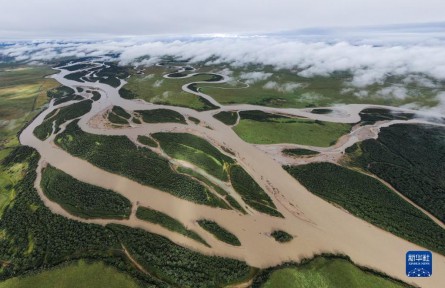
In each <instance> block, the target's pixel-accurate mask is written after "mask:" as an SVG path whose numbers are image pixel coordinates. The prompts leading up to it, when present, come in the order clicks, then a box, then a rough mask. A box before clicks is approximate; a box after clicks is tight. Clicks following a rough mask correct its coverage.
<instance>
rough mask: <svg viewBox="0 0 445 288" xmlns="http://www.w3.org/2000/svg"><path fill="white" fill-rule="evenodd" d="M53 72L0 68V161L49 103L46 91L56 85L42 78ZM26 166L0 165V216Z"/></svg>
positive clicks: (37, 69) (25, 68)
mask: <svg viewBox="0 0 445 288" xmlns="http://www.w3.org/2000/svg"><path fill="white" fill-rule="evenodd" d="M54 72H55V71H54V70H52V69H51V68H49V67H48V66H19V65H14V64H10V65H9V64H8V65H2V66H0V161H2V160H3V159H4V158H5V157H7V156H8V155H9V154H10V152H11V151H12V150H13V149H14V148H15V147H17V146H19V145H20V144H19V141H18V139H17V136H16V134H17V132H18V131H19V130H20V129H21V128H22V127H23V125H25V123H26V122H27V121H29V120H31V119H32V118H33V117H34V116H35V115H36V114H37V113H38V111H39V109H40V108H41V107H42V106H43V105H44V104H45V103H47V101H48V97H47V95H46V92H47V91H48V90H50V89H52V88H55V87H57V86H59V84H58V82H56V81H55V80H53V79H47V78H44V76H46V75H50V74H52V73H54ZM24 165H25V166H26V164H16V165H14V166H12V167H4V166H3V165H0V215H1V212H2V211H3V210H4V208H5V207H6V206H7V205H8V204H9V203H10V202H11V201H12V200H13V199H14V197H15V190H14V188H13V186H14V184H15V183H17V182H18V181H19V180H20V179H22V178H23V176H24V174H23V173H24V172H23V171H24V170H26V167H25V166H24Z"/></svg>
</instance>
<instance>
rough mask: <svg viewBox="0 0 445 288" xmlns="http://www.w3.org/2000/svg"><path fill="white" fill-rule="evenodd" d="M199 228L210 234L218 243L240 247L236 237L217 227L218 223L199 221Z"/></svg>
mask: <svg viewBox="0 0 445 288" xmlns="http://www.w3.org/2000/svg"><path fill="white" fill-rule="evenodd" d="M198 224H199V226H201V227H202V228H203V229H204V230H206V231H208V232H210V233H212V234H213V236H215V237H216V238H217V239H219V240H220V241H223V242H225V243H227V244H230V245H233V246H241V242H240V241H239V239H238V237H236V236H235V235H233V234H232V233H230V232H229V231H227V229H225V228H223V227H221V226H219V225H218V223H216V222H214V221H210V220H205V219H201V220H198Z"/></svg>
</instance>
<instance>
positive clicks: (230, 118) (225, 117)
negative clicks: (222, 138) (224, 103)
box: [213, 111, 238, 126]
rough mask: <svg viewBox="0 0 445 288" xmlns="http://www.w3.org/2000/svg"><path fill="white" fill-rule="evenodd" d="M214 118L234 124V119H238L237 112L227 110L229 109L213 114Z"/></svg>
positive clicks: (227, 123)
mask: <svg viewBox="0 0 445 288" xmlns="http://www.w3.org/2000/svg"><path fill="white" fill-rule="evenodd" d="M213 117H214V118H216V119H218V120H219V121H221V122H223V123H224V124H226V125H230V126H231V125H235V124H236V121H238V113H237V112H229V111H221V112H219V113H217V114H215V115H213Z"/></svg>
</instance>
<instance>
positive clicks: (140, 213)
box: [136, 207, 209, 246]
mask: <svg viewBox="0 0 445 288" xmlns="http://www.w3.org/2000/svg"><path fill="white" fill-rule="evenodd" d="M136 217H138V218H139V219H142V220H145V221H148V222H151V223H154V224H159V225H161V226H163V227H165V228H167V229H168V230H171V231H174V232H178V233H180V234H182V235H184V236H187V237H189V238H191V239H194V240H196V241H198V242H200V243H202V244H204V245H206V246H209V244H207V242H206V241H205V240H204V239H202V238H201V236H199V234H197V233H196V232H194V231H192V230H189V229H187V227H185V226H184V225H183V224H182V223H181V222H179V221H178V220H176V219H175V218H173V217H170V216H168V215H167V214H164V213H162V212H160V211H156V210H153V209H150V208H148V207H138V209H137V210H136Z"/></svg>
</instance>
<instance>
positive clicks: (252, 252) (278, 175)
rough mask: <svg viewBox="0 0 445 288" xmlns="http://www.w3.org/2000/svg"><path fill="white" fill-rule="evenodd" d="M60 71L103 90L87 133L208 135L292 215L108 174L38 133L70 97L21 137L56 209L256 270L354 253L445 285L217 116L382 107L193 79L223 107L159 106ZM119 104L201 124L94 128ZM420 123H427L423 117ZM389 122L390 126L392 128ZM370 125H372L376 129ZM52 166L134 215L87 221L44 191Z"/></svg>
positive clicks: (353, 112) (407, 246)
mask: <svg viewBox="0 0 445 288" xmlns="http://www.w3.org/2000/svg"><path fill="white" fill-rule="evenodd" d="M59 70H60V73H58V74H56V75H53V76H52V77H53V78H54V79H56V80H57V81H59V82H60V83H61V84H62V85H65V86H68V87H71V88H73V89H75V88H76V87H81V88H83V89H84V90H87V89H95V90H97V91H99V92H100V94H101V99H100V100H98V101H95V102H93V105H92V109H91V111H90V112H88V113H87V114H85V115H84V116H82V117H81V118H80V121H79V126H80V128H81V129H82V130H84V131H85V132H87V133H92V134H103V135H126V136H127V137H129V138H130V139H135V137H137V135H147V134H150V133H155V132H169V131H174V132H186V133H191V134H195V135H198V136H200V137H203V138H204V139H206V140H208V141H209V142H211V143H212V144H213V145H215V146H216V147H226V148H228V149H230V150H231V151H233V152H234V154H235V155H236V160H237V161H238V163H239V164H240V165H241V166H242V167H243V168H244V169H245V170H246V171H247V172H248V173H249V174H250V175H251V176H252V177H253V178H254V179H255V181H257V183H258V184H259V185H260V186H262V187H263V188H264V190H265V191H266V192H267V193H268V194H269V196H270V197H271V199H272V200H273V201H274V203H275V205H276V206H277V209H278V210H279V211H280V212H281V213H282V214H283V215H284V217H285V218H284V219H282V218H277V217H272V216H269V215H266V214H262V213H258V212H256V211H251V212H250V213H249V214H247V215H242V214H240V213H238V212H237V211H235V210H224V209H219V208H212V207H209V206H205V205H198V204H195V203H192V202H189V201H186V200H182V199H179V198H177V197H174V196H173V195H171V194H169V193H166V192H163V191H160V190H158V189H155V188H152V187H149V186H144V185H141V184H139V183H136V182H135V181H132V180H130V179H128V178H125V177H122V176H119V175H116V174H112V173H110V172H107V171H104V170H102V169H100V168H98V167H96V166H94V165H92V164H90V163H88V162H87V161H85V160H82V159H79V158H76V157H73V156H72V155H70V154H69V153H67V152H65V151H63V150H61V149H60V148H58V147H57V146H56V145H55V144H54V143H53V140H54V135H53V136H51V137H49V139H47V140H46V141H40V140H39V139H37V138H36V137H35V136H34V135H33V133H32V132H33V130H34V128H35V127H37V126H38V125H39V124H41V123H42V121H43V120H44V117H45V116H46V115H48V114H49V113H51V112H52V111H53V110H54V109H57V108H60V107H63V106H66V105H69V104H70V103H68V102H67V103H64V104H61V105H59V106H57V107H55V106H53V101H51V103H50V105H49V107H48V109H46V110H45V111H44V112H42V113H41V114H40V115H39V116H38V117H36V118H35V119H34V121H33V122H32V123H30V124H29V125H28V126H27V127H26V128H25V129H24V130H23V132H22V133H21V135H20V142H21V143H22V144H23V145H28V146H31V147H33V148H35V149H36V150H37V151H38V152H39V153H40V155H41V160H40V162H39V167H38V170H37V180H36V182H35V187H36V189H37V191H38V193H39V195H40V197H41V198H42V200H43V202H44V204H45V205H46V206H48V208H49V209H51V211H52V212H53V213H57V214H60V215H63V216H65V217H67V218H70V219H74V220H77V221H82V222H87V223H96V224H100V225H106V224H109V223H119V224H123V225H127V226H130V227H135V228H142V229H145V230H147V231H150V232H154V233H157V234H160V235H162V236H165V237H167V238H169V239H170V240H172V241H174V242H175V243H177V244H179V245H182V246H185V247H188V248H190V249H193V250H195V251H199V252H201V253H204V254H209V255H220V256H225V257H231V258H236V259H240V260H243V261H246V262H247V263H248V264H250V265H252V266H256V267H269V266H272V265H277V264H279V263H282V262H284V261H290V260H297V261H298V260H300V259H302V258H304V257H311V256H313V255H314V254H318V253H321V252H331V253H343V254H346V255H348V256H350V257H351V259H352V260H353V261H354V262H356V263H357V264H359V265H362V266H368V267H370V268H373V269H376V270H379V271H383V272H385V273H386V274H388V275H390V276H392V277H395V278H399V279H402V280H403V281H406V282H412V283H415V284H417V285H420V286H422V287H432V288H433V287H440V286H441V284H443V283H445V273H435V275H434V276H433V277H430V278H407V277H406V276H405V262H404V261H405V253H406V252H407V251H409V250H422V249H423V248H422V247H420V246H417V245H415V244H412V243H410V242H408V241H406V240H404V239H401V238H399V237H396V236H394V235H393V234H391V233H389V232H386V231H384V230H382V229H379V228H377V227H375V226H373V225H371V224H369V223H367V222H365V221H364V220H361V219H359V218H356V217H354V216H353V215H351V214H349V213H348V212H345V211H344V210H342V209H339V208H337V207H335V206H333V205H331V204H329V203H328V202H326V201H324V200H323V199H321V198H319V197H317V196H315V195H313V194H312V193H310V192H309V191H307V189H306V188H305V187H303V186H302V185H301V184H300V183H298V182H297V181H296V180H295V179H294V178H292V176H290V175H289V174H288V173H287V172H286V171H284V170H283V169H282V168H281V164H280V163H279V161H276V160H274V158H273V157H271V155H270V153H266V152H265V151H263V150H264V149H258V146H256V145H252V144H249V143H246V142H244V141H243V140H241V139H240V138H239V137H238V136H237V135H236V133H235V132H234V131H233V130H232V129H231V127H229V126H226V125H225V124H223V123H222V122H220V121H218V120H216V119H215V118H213V116H212V115H213V114H216V113H218V112H220V111H239V110H262V111H265V112H269V113H283V114H288V115H295V116H304V117H307V118H310V119H317V120H321V121H331V122H341V123H355V122H358V121H359V120H360V116H359V114H358V113H359V112H360V111H361V110H362V109H364V108H368V107H376V106H375V105H345V106H341V107H335V108H334V109H336V110H341V111H343V113H341V114H339V115H320V114H312V113H310V112H308V111H306V110H305V109H279V108H269V107H263V106H255V105H245V104H241V105H230V106H222V105H221V104H219V103H218V102H217V101H215V100H214V99H213V98H212V97H211V96H209V95H206V94H203V93H200V92H195V91H191V90H190V89H188V90H187V86H188V85H189V84H190V83H189V84H186V85H184V86H183V89H184V90H185V91H186V92H189V93H192V94H195V95H198V96H200V97H204V98H206V99H207V100H209V101H211V103H213V104H214V105H216V106H218V107H221V108H220V109H217V110H212V111H203V112H198V111H195V110H193V109H189V108H183V107H174V106H166V105H155V104H151V103H146V102H144V101H141V100H126V99H123V98H121V97H120V96H119V93H118V90H119V89H120V88H121V87H122V86H123V85H125V83H126V82H125V81H122V82H121V85H120V86H119V87H118V88H113V87H111V86H109V85H106V84H103V83H99V82H94V83H93V82H85V83H80V82H76V81H72V80H68V79H66V78H64V76H65V75H67V74H69V73H73V72H77V71H67V70H64V69H59ZM216 75H218V74H216ZM220 76H223V75H220ZM188 77H191V76H188ZM223 77H224V76H223ZM223 80H224V81H225V80H227V78H223ZM223 80H221V81H223ZM192 83H193V82H192ZM206 83H208V82H206ZM213 83H217V82H213ZM210 99H211V100H210ZM71 103H72V102H71ZM112 106H121V107H122V108H124V109H125V110H127V111H134V110H150V109H159V108H166V109H170V110H174V111H177V112H179V113H181V114H182V115H184V116H185V117H186V118H187V117H188V116H192V117H195V118H197V119H199V120H200V121H201V123H202V124H200V125H195V124H193V123H189V125H184V124H178V123H161V124H137V125H136V124H132V126H131V127H122V128H107V127H106V126H104V125H92V123H93V122H94V121H95V117H98V116H97V115H101V114H102V113H104V112H105V111H106V110H107V109H109V108H111V107H112ZM378 107H383V106H378ZM389 108H391V107H389ZM402 122H404V121H402ZM410 122H416V121H410ZM417 122H419V123H420V122H422V121H417ZM99 124H100V123H99ZM390 124H391V123H389V124H388V123H387V124H385V125H390ZM376 125H382V124H381V123H379V124H376ZM205 126H210V127H211V128H212V129H208V128H206V127H205ZM379 127H380V126H374V129H377V130H376V131H374V132H375V133H377V134H378V128H379ZM367 129H368V128H367ZM369 129H372V127H370V128H369ZM357 133H358V132H357ZM375 133H374V134H372V133H370V134H369V135H371V136H372V137H374V136H375V137H377V134H375ZM364 134H366V133H364ZM362 138H366V137H362V136H360V137H359V136H357V134H354V133H353V134H350V136H346V138H345V139H343V142H342V143H344V145H343V146H345V147H346V145H352V144H353V143H355V142H357V141H362V140H363V139H362ZM345 147H336V148H335V149H337V148H338V149H340V150H339V151H341V149H343V150H344V148H345ZM266 150H267V149H266ZM321 152H323V151H321ZM328 152H329V151H328ZM331 152H332V151H331ZM272 156H273V155H272ZM46 164H51V165H52V166H54V167H56V168H58V169H61V170H63V171H64V172H65V173H68V174H70V175H71V176H73V177H75V178H77V179H78V180H80V181H83V182H86V183H90V184H93V185H97V186H100V187H104V188H107V189H112V190H114V191H116V192H118V193H120V194H122V195H123V196H125V197H127V198H128V199H129V200H130V201H131V203H132V204H133V210H132V211H133V213H132V215H131V217H130V218H129V219H128V220H110V219H90V220H86V219H83V218H80V217H76V216H73V215H71V214H70V213H68V212H67V211H66V210H64V209H63V208H62V207H61V206H60V205H58V204H57V203H55V202H52V201H50V200H49V199H48V198H47V197H46V196H45V195H44V193H43V192H42V190H41V188H40V179H41V169H42V167H44V166H45V165H46ZM137 206H146V207H152V208H154V209H156V210H158V211H161V212H163V213H165V214H167V215H169V216H171V217H174V218H175V219H177V220H179V221H180V222H182V223H183V224H184V225H185V226H187V227H188V228H189V229H193V230H194V231H196V232H197V233H199V234H200V235H201V236H202V237H203V238H204V239H205V240H206V241H207V242H208V243H209V244H210V245H211V246H212V247H211V248H208V247H206V246H204V245H202V244H200V243H198V242H196V241H194V240H192V239H190V238H187V237H185V236H182V235H181V234H178V233H175V232H172V231H170V230H167V229H165V228H163V227H161V226H159V225H154V224H151V223H149V222H146V221H141V220H139V219H137V218H136V217H135V214H134V211H135V210H136V207H137ZM201 218H206V219H210V220H213V221H216V222H218V224H220V225H221V226H223V227H225V228H227V229H228V230H229V231H231V232H232V233H234V234H235V235H236V236H237V237H238V238H239V240H240V241H241V243H242V245H241V246H240V247H235V246H231V245H228V244H226V243H223V242H221V241H218V240H216V238H214V237H213V236H212V235H210V234H209V233H207V232H206V231H204V230H203V229H202V228H201V227H200V226H199V225H198V224H197V223H196V220H198V219H201ZM274 229H282V230H284V231H286V232H288V233H290V234H292V235H293V236H294V239H293V240H292V241H291V242H288V243H286V244H281V243H278V242H276V241H275V240H274V239H273V238H272V237H271V236H270V233H271V232H272V231H273V230H274ZM433 254H434V269H435V271H445V257H444V256H442V255H440V254H437V253H433Z"/></svg>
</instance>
